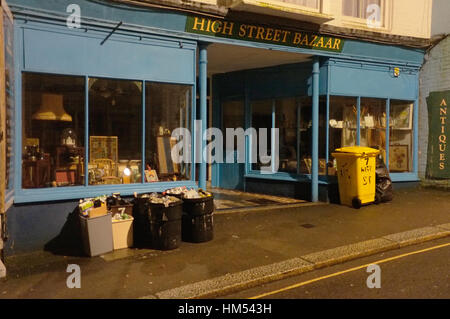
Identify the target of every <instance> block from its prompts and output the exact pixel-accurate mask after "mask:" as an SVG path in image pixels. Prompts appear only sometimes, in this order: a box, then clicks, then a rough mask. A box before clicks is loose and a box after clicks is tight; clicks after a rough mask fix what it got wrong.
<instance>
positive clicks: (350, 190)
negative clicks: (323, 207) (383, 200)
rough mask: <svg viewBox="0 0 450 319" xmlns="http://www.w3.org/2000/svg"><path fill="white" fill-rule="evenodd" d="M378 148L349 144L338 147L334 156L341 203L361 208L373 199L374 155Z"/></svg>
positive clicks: (376, 153) (374, 182)
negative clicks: (348, 145)
mask: <svg viewBox="0 0 450 319" xmlns="http://www.w3.org/2000/svg"><path fill="white" fill-rule="evenodd" d="M379 153H380V151H379V150H376V149H374V148H370V147H362V146H350V147H343V148H338V149H336V150H335V152H334V153H332V155H333V156H334V157H335V158H336V162H337V163H336V164H337V174H338V184H339V197H340V199H341V204H342V205H347V206H351V207H354V208H361V206H362V205H365V204H370V203H373V202H374V201H375V184H376V181H375V169H376V156H377V155H378V154H379Z"/></svg>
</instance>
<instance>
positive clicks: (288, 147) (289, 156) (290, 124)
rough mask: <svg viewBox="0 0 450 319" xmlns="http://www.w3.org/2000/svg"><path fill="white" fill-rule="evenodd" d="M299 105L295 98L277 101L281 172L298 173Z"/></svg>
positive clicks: (276, 115) (276, 119)
mask: <svg viewBox="0 0 450 319" xmlns="http://www.w3.org/2000/svg"><path fill="white" fill-rule="evenodd" d="M297 105H298V101H297V99H295V98H287V99H278V100H276V101H275V127H277V128H278V129H279V134H280V135H279V138H280V148H279V152H280V153H279V156H280V166H279V169H278V171H279V172H288V173H297Z"/></svg>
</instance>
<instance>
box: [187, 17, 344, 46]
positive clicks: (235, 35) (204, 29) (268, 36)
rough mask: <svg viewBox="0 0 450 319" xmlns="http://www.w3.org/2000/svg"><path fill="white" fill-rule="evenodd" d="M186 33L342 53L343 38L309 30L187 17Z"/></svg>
mask: <svg viewBox="0 0 450 319" xmlns="http://www.w3.org/2000/svg"><path fill="white" fill-rule="evenodd" d="M185 31H186V32H190V33H198V34H204V35H210V36H214V37H222V38H230V39H238V40H244V41H252V42H262V43H270V44H279V45H285V46H290V47H298V48H306V49H314V50H323V51H332V52H342V49H343V47H344V40H343V39H339V38H334V37H326V36H321V35H320V34H315V33H310V32H299V31H291V30H285V29H282V28H277V27H269V26H262V25H256V24H246V23H240V22H232V21H226V20H218V19H210V18H202V17H194V16H188V17H187V20H186V28H185Z"/></svg>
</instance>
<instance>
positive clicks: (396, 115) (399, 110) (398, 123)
mask: <svg viewBox="0 0 450 319" xmlns="http://www.w3.org/2000/svg"><path fill="white" fill-rule="evenodd" d="M412 116H413V104H411V103H408V104H399V105H395V106H394V105H392V107H391V115H390V126H392V127H393V128H395V129H405V130H406V129H408V130H410V129H412Z"/></svg>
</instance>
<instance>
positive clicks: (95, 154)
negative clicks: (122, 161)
mask: <svg viewBox="0 0 450 319" xmlns="http://www.w3.org/2000/svg"><path fill="white" fill-rule="evenodd" d="M118 145H119V139H118V137H117V136H90V137H89V162H90V163H93V162H94V161H95V160H97V159H110V160H112V161H113V162H114V163H117V162H118V161H119V157H118Z"/></svg>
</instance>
